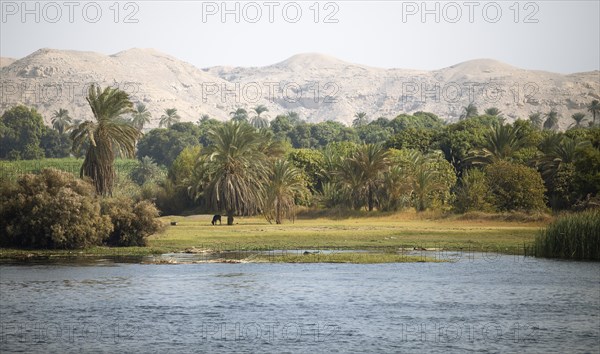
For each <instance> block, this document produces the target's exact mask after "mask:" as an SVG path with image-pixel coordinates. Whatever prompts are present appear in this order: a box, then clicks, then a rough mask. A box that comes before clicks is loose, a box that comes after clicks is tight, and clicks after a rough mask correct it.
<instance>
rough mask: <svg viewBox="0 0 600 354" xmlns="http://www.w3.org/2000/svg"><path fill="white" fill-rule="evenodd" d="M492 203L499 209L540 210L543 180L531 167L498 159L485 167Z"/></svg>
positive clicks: (542, 196) (542, 200)
mask: <svg viewBox="0 0 600 354" xmlns="http://www.w3.org/2000/svg"><path fill="white" fill-rule="evenodd" d="M485 173H486V175H487V179H488V183H489V186H490V190H491V194H492V196H493V198H494V199H493V200H494V204H495V206H496V208H498V210H501V211H515V210H520V211H542V210H545V209H546V204H545V201H544V193H545V192H546V188H545V187H544V181H543V180H542V177H541V176H540V174H539V173H538V172H537V171H536V170H534V169H533V168H530V167H527V166H523V165H519V164H516V163H511V162H508V161H498V162H495V163H493V164H491V165H488V166H487V167H486V168H485Z"/></svg>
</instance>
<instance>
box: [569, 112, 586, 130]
mask: <svg viewBox="0 0 600 354" xmlns="http://www.w3.org/2000/svg"><path fill="white" fill-rule="evenodd" d="M571 118H573V120H574V121H575V123H573V124H571V126H573V125H575V128H579V127H581V122H582V121H583V120H584V119H585V113H582V112H577V113H573V115H572V116H571Z"/></svg>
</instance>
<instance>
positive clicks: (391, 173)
mask: <svg viewBox="0 0 600 354" xmlns="http://www.w3.org/2000/svg"><path fill="white" fill-rule="evenodd" d="M412 184H413V176H412V174H410V173H408V171H407V170H406V169H405V168H403V167H402V166H399V165H392V166H390V167H389V168H388V170H387V171H385V172H384V174H383V189H382V190H381V191H380V194H381V195H380V197H379V199H380V203H381V204H382V210H384V211H396V210H398V208H399V207H400V206H401V205H402V204H406V203H407V202H408V201H410V195H411V194H412V192H413V191H412Z"/></svg>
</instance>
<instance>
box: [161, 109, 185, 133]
mask: <svg viewBox="0 0 600 354" xmlns="http://www.w3.org/2000/svg"><path fill="white" fill-rule="evenodd" d="M180 119H181V116H179V113H177V108H167V109H165V114H163V115H162V116H161V117H160V123H159V127H163V126H165V127H167V128H170V127H171V126H172V125H173V124H175V123H177V122H179V120H180Z"/></svg>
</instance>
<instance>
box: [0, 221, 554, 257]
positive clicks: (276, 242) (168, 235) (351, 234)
mask: <svg viewBox="0 0 600 354" xmlns="http://www.w3.org/2000/svg"><path fill="white" fill-rule="evenodd" d="M211 218H212V216H211V215H192V216H166V217H162V218H161V221H162V222H163V223H164V224H165V225H166V227H165V230H164V231H163V232H162V233H160V234H157V235H153V236H150V238H149V239H148V246H147V247H119V248H116V247H93V248H89V249H84V250H23V249H5V248H0V258H4V259H29V258H54V257H97V256H123V257H128V256H148V255H158V254H165V253H176V252H190V250H194V249H196V250H198V249H201V250H204V251H205V252H207V253H218V252H223V251H236V250H262V251H268V250H299V249H309V250H328V249H329V250H371V251H378V252H379V253H380V254H384V255H386V254H387V256H384V258H385V259H386V260H388V261H390V262H393V261H394V257H393V256H389V254H393V253H397V252H398V251H406V250H411V249H412V250H427V249H430V250H431V249H433V250H438V251H439V250H447V251H464V252H496V253H504V254H524V252H525V249H524V248H525V245H530V244H531V243H532V242H533V241H534V239H535V236H536V234H537V233H538V231H539V230H540V228H542V227H544V226H546V224H547V221H545V220H538V221H531V220H526V221H506V220H504V219H503V218H490V217H480V218H465V217H443V218H442V217H439V216H435V215H428V214H416V213H414V212H403V213H394V214H380V215H377V216H373V215H367V216H364V215H358V216H348V217H342V216H339V217H331V216H324V217H311V218H301V219H297V220H295V222H293V223H292V222H286V223H284V224H282V225H276V224H269V223H268V222H266V221H265V219H264V218H262V217H244V218H242V217H238V218H236V219H235V224H234V225H232V226H226V225H217V226H213V225H211V223H210V222H211ZM172 222H174V223H176V225H171V223H172ZM338 257H339V256H338ZM309 258H311V257H309ZM312 258H315V259H316V260H317V259H319V258H318V257H312ZM305 259H306V260H307V261H308V258H305ZM320 259H321V260H324V259H323V258H320ZM267 261H269V260H267ZM272 261H277V262H281V261H283V262H285V261H290V262H293V261H299V260H298V259H297V258H294V259H288V260H286V259H276V260H275V259H273V260H272ZM371 261H375V260H373V259H371ZM364 262H368V261H364Z"/></svg>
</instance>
